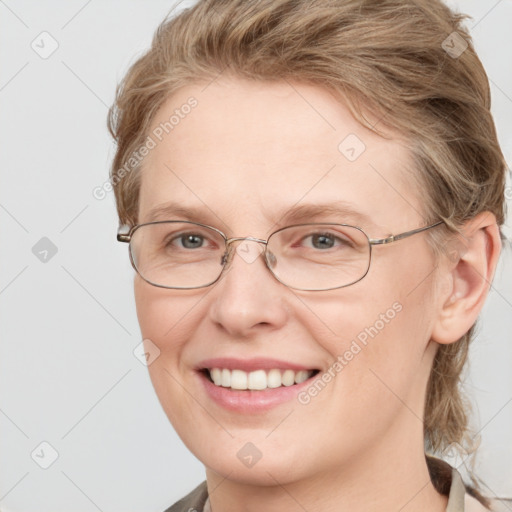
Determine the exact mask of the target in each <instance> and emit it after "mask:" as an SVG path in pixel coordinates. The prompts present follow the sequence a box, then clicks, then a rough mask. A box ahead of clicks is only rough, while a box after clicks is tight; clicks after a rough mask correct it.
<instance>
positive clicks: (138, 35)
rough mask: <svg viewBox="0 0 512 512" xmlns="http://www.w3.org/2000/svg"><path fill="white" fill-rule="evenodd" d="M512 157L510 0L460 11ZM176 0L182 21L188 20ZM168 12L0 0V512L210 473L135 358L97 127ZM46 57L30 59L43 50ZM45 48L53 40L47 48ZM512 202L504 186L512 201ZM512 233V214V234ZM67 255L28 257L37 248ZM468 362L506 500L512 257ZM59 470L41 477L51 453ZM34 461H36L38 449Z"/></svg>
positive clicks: (172, 494) (482, 461)
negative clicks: (47, 243)
mask: <svg viewBox="0 0 512 512" xmlns="http://www.w3.org/2000/svg"><path fill="white" fill-rule="evenodd" d="M450 4H451V5H452V6H454V5H458V6H459V8H460V9H461V10H462V11H464V12H467V13H469V14H471V15H472V16H473V18H474V19H473V20H472V21H470V22H469V26H470V27H473V29H472V34H473V36H474V38H475V42H476V47H477V50H478V51H479V54H480V56H481V59H482V60H483V62H484V65H485V67H486V69H487V71H488V74H489V77H490V79H491V87H492V96H493V112H494V115H495V119H496V123H497V126H498V131H499V138H500V142H501V144H502V147H503V149H504V152H505V155H506V157H507V159H508V161H509V162H510V161H511V160H512V30H511V22H512V1H511V0H502V1H499V2H495V1H492V2H482V1H478V0H460V1H458V2H451V3H450ZM185 5H187V4H185V3H182V4H181V5H180V6H179V7H178V9H177V10H181V8H183V7H184V6H185ZM172 6H173V2H171V1H161V0H154V1H152V2H144V1H142V0H130V1H123V2H121V1H120V0H118V1H113V0H111V1H101V2H100V1H99V0H92V1H88V2H87V1H84V0H74V1H67V2H64V1H61V2H59V1H57V0H52V1H46V2H37V1H35V0H33V1H28V0H20V1H15V0H0V105H1V107H0V130H1V132H0V141H1V142H0V165H1V173H2V186H1V187H0V222H1V226H2V232H1V233H2V243H1V245H0V250H1V257H2V259H1V261H2V264H1V265H0V303H1V308H2V309H1V311H2V317H1V322H0V329H1V354H0V393H1V402H0V428H1V436H0V456H1V463H0V509H1V510H2V511H11V512H13V511H17V512H22V511H23V512H28V511H38V512H47V511H48V512H49V511H52V512H59V511H70V510H73V511H76V512H85V511H95V510H101V511H105V512H107V511H112V512H114V511H115V512H118V511H119V512H121V511H127V510H131V511H143V510H144V511H155V512H158V511H162V510H164V509H165V508H166V507H167V506H169V505H170V504H171V503H173V502H174V501H175V500H177V499H178V498H180V497H181V496H183V495H184V494H185V493H186V492H188V491H189V490H190V489H191V488H193V487H194V486H195V485H197V484H198V483H199V482H200V481H202V480H203V479H204V471H203V467H202V465H201V464H200V463H199V462H198V461H197V460H195V459H194V457H192V455H190V454H189V452H188V451H187V449H186V448H184V446H183V445H182V443H181V441H180V440H179V438H178V437H177V436H176V434H175V433H174V431H173V429H172V427H171V425H170V424H169V422H168V420H167V418H166V416H165V415H164V413H163V411H162V410H161V408H160V405H159V403H158V401H157V398H156V396H155V394H154V392H153V389H152V387H151V383H150V380H149V377H148V375H147V369H146V368H145V367H144V366H143V365H142V364H141V363H140V362H139V361H138V360H137V359H136V357H135V356H134V355H133V350H134V348H135V347H136V346H137V345H138V344H139V343H140V341H141V339H140V333H139V329H138V324H137V320H136V316H135V308H134V302H133V292H132V276H133V273H132V269H131V267H130V265H129V262H128V258H127V252H126V250H127V247H126V246H125V245H121V244H118V243H117V242H116V241H115V234H116V229H117V219H116V216H115V209H114V198H113V195H112V194H109V195H108V197H107V198H105V199H104V200H102V201H100V200H97V199H95V198H94V197H93V195H92V190H93V188H94V187H96V186H98V185H101V184H102V183H104V182H105V180H106V179H107V175H108V167H109V163H110V161H111V157H112V155H113V145H112V142H111V140H110V138H109V136H108V134H107V130H106V125H105V119H106V114H107V108H108V106H109V105H110V104H111V102H112V100H113V94H114V90H115V86H116V83H117V82H118V81H119V79H120V78H121V77H122V75H123V74H124V72H125V71H126V69H127V67H128V65H129V63H131V62H133V60H134V59H135V57H136V56H137V55H139V54H140V53H141V52H142V51H143V50H144V49H145V48H147V46H148V45H149V43H150V40H151V37H152V34H153V31H154V30H155V28H156V27H157V25H158V23H159V22H160V21H161V20H162V19H163V17H164V16H165V15H166V14H167V12H169V11H170V10H171V8H172ZM43 31H47V32H49V33H50V34H51V37H52V38H54V39H55V40H56V41H57V42H58V45H59V46H58V49H57V50H56V51H55V52H54V53H53V54H52V55H51V56H50V57H48V58H47V59H43V58H41V57H40V56H39V55H38V54H37V53H36V52H35V51H34V50H33V49H32V48H31V43H32V41H33V40H35V41H36V43H37V44H39V47H40V51H43V48H42V46H43V45H44V48H45V49H46V50H48V49H49V48H51V46H50V45H51V40H50V39H48V36H39V34H40V33H41V32H43ZM41 37H46V38H47V39H45V40H44V43H41ZM509 192H510V190H509ZM505 231H506V233H507V235H508V236H510V233H511V229H510V216H509V221H508V226H507V227H506V228H505ZM42 237H47V238H49V239H50V240H51V241H52V243H53V244H55V246H56V247H57V250H58V252H57V253H56V254H55V255H54V256H53V257H50V256H51V253H50V254H49V255H48V257H47V258H48V261H47V262H46V263H43V262H41V261H40V260H39V259H38V258H37V257H36V256H35V255H34V254H33V252H32V248H33V246H34V245H35V244H36V243H37V242H38V241H39V240H40V239H41V238H42ZM510 252H511V251H510V250H509V251H508V253H504V254H503V256H502V260H501V264H500V268H499V270H498V274H497V276H496V280H495V283H494V286H493V288H492V291H491V293H490V296H489V300H488V302H487V305H486V307H485V310H484V313H483V316H482V321H481V323H480V325H481V328H480V333H479V337H478V340H477V341H476V343H475V344H474V347H473V350H472V354H471V372H470V374H469V378H468V382H467V388H468V390H469V392H470V395H471V397H472V398H473V400H474V401H475V403H476V408H475V411H476V412H475V415H474V424H475V426H476V428H477V430H479V429H481V433H482V446H481V450H480V456H479V459H478V470H479V474H480V476H481V477H482V479H483V480H484V482H485V483H486V484H487V485H488V488H487V489H485V490H486V492H487V494H488V495H490V496H494V495H500V496H502V497H509V498H510V497H512V462H511V461H512V428H511V426H512V372H511V368H512V343H511V341H512V339H511V334H510V333H511V330H512V329H511V327H512V284H511V283H512V258H511V254H510ZM43 441H45V442H47V443H49V444H50V445H51V446H52V447H53V448H54V449H55V450H56V451H57V452H58V458H57V460H56V461H55V462H54V463H53V464H52V465H51V466H50V467H49V468H48V469H42V468H41V467H40V466H39V465H38V464H37V463H36V462H35V460H37V461H38V462H40V463H42V462H44V461H45V460H46V461H48V460H49V459H48V457H50V456H51V449H50V448H48V447H47V446H45V445H43V446H42V447H41V446H40V444H41V443H42V442H43ZM34 450H36V451H35V454H34V458H32V457H31V453H32V452H33V451H34Z"/></svg>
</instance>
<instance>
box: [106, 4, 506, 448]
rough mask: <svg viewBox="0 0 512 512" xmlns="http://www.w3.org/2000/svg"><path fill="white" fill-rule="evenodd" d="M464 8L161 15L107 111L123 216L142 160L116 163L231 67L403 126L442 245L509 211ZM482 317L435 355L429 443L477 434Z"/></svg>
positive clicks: (284, 7)
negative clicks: (472, 366) (467, 394)
mask: <svg viewBox="0 0 512 512" xmlns="http://www.w3.org/2000/svg"><path fill="white" fill-rule="evenodd" d="M465 18H466V16H464V15H461V14H456V13H454V12H452V11H451V10H450V9H449V8H448V7H447V6H445V5H444V4H442V3H441V1H439V0H380V1H378V2H375V1H365V0H259V1H249V0H208V1H207V0H203V1H199V2H198V3H197V4H196V5H195V6H194V7H193V8H190V9H186V10H184V11H183V12H181V13H180V14H179V15H178V16H176V17H174V18H170V19H166V20H164V22H163V23H162V24H161V25H160V27H159V28H158V30H157V31H156V33H155V35H154V39H153V43H152V46H151V49H150V50H149V51H148V52H147V53H146V54H145V55H143V56H142V57H141V58H139V59H138V60H137V61H136V62H135V63H134V64H133V65H132V67H131V68H130V70H129V71H128V73H127V74H126V76H125V78H124V79H123V81H122V82H121V84H120V85H119V86H118V89H117V95H116V100H115V103H114V105H113V106H112V108H111V109H110V112H109V118H108V126H109V129H110V132H111V133H112V135H113V137H114V139H115V140H116V142H117V152H116V154H115V158H114V161H113V164H112V169H111V180H112V183H113V185H115V186H114V188H115V196H116V201H117V210H118V214H119V218H120V221H121V223H123V224H128V225H134V224H136V223H137V211H138V189H139V178H140V173H139V168H140V163H137V162H134V163H133V165H131V167H130V168H129V172H124V173H123V174H124V177H123V178H122V179H120V178H119V175H118V174H117V173H118V172H119V170H120V169H121V168H124V169H125V170H126V166H125V164H126V162H128V161H129V159H130V157H131V155H132V154H133V153H134V152H136V151H137V149H138V148H139V147H140V146H141V145H142V144H143V143H144V140H145V138H146V137H147V135H148V133H149V127H150V124H151V122H152V120H153V119H154V115H155V113H156V112H157V111H158V109H159V108H160V107H161V106H162V104H163V103H164V102H165V101H166V100H167V99H168V98H169V96H170V95H172V94H173V93H174V92H175V91H176V90H177V89H178V88H180V87H182V86H184V85H188V84H191V83H194V82H198V81H203V80H208V81H209V80H213V79H215V78H216V77H217V76H218V75H219V74H220V73H225V72H227V73H231V74H233V75H235V76H240V77H243V78H248V79H252V80H259V81H272V80H285V79H286V80H293V81H299V82H303V83H308V84H314V85H317V86H320V87H323V88H325V89H328V90H329V91H330V92H331V93H332V94H334V95H335V96H336V97H338V98H339V99H340V101H344V102H345V103H346V104H347V106H348V107H349V108H350V110H351V112H352V113H353V115H354V116H355V117H356V119H358V120H359V121H360V122H361V124H363V125H364V126H367V127H368V128H370V129H372V130H374V131H376V132H377V133H379V134H380V135H382V136H385V133H384V131H381V130H379V129H378V128H377V124H379V125H380V126H381V127H388V128H392V129H393V131H394V132H398V133H400V134H401V136H402V137H403V138H404V141H405V142H406V144H407V146H408V147H409V148H410V150H411V154H412V155H413V157H414V161H415V163H416V171H417V172H416V173H415V174H416V176H415V179H416V181H417V184H418V186H419V187H421V188H420V190H422V191H425V192H424V193H423V194H422V197H424V198H425V205H424V208H425V221H426V222H431V221H436V220H439V219H443V220H444V221H445V224H446V227H445V228H443V229H441V230H434V231H433V232H432V234H429V237H430V238H429V239H430V241H431V242H432V246H433V250H435V251H436V252H437V253H440V252H441V246H442V244H441V243H440V242H441V238H440V236H443V235H444V236H445V237H446V236H447V235H449V234H450V233H451V234H452V235H453V234H454V233H457V230H458V228H459V227H460V226H461V225H462V223H463V222H464V221H466V220H468V219H470V218H472V217H474V216H475V215H477V214H478V213H480V212H483V211H490V212H492V213H494V214H495V215H496V218H497V221H498V225H501V224H503V222H504V216H505V211H504V210H505V203H504V185H505V169H506V163H505V161H504V158H503V155H502V153H501V150H500V147H499V144H498V141H497V137H496V130H495V126H494V121H493V119H492V116H491V113H490V90H489V82H488V79H487V75H486V73H485V71H484V68H483V66H482V64H481V62H480V60H479V59H478V57H477V55H476V53H475V51H474V48H473V44H472V40H471V37H470V35H469V34H468V32H467V30H466V29H465V28H464V26H463V21H464V19H465ZM365 113H366V114H368V113H371V114H372V115H373V118H374V119H377V120H378V121H377V123H373V124H372V123H371V122H370V121H369V120H368V117H367V115H366V114H365ZM435 231H438V232H437V233H435ZM473 330H474V327H473V328H472V329H471V330H470V331H469V332H468V333H467V334H466V335H464V336H463V337H462V338H461V339H460V340H459V341H458V342H456V343H453V344H448V345H441V346H440V347H439V350H438V351H437V354H436V356H435V360H434V364H433V368H432V372H431V375H430V379H429V383H428V390H427V397H426V404H425V420H424V422H425V426H424V433H425V443H426V448H427V450H431V451H442V450H443V449H444V448H446V447H447V446H449V445H450V444H451V443H463V442H464V437H466V438H467V439H469V436H468V435H467V410H468V408H467V406H466V405H465V404H464V402H463V397H462V395H461V392H460V389H459V384H460V380H461V371H462V369H463V367H464V364H465V362H466V358H467V353H468V345H469V342H470V340H471V338H472V335H473ZM467 439H466V440H467Z"/></svg>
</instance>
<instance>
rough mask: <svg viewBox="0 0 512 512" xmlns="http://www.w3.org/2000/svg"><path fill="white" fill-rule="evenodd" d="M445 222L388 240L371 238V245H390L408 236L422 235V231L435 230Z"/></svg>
mask: <svg viewBox="0 0 512 512" xmlns="http://www.w3.org/2000/svg"><path fill="white" fill-rule="evenodd" d="M443 223H444V221H442V220H440V221H439V222H436V223H435V224H431V225H430V226H424V227H422V228H418V229H412V230H411V231H405V232H404V233H399V234H398V235H389V236H387V237H386V238H370V244H371V245H382V244H390V243H392V242H396V241H397V240H402V238H407V237H408V236H411V235H415V234H416V233H421V232H422V231H426V230H427V229H431V228H435V227H436V226H439V225H440V224H443Z"/></svg>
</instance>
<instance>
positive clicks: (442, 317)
mask: <svg viewBox="0 0 512 512" xmlns="http://www.w3.org/2000/svg"><path fill="white" fill-rule="evenodd" d="M461 231H462V235H460V236H457V242H456V247H455V248H454V249H453V250H452V251H451V253H450V254H451V256H450V257H448V258H447V260H446V261H443V262H442V264H440V272H441V274H442V279H446V281H445V282H446V283H447V286H446V288H445V289H444V290H443V292H442V293H440V294H439V296H438V299H439V305H438V316H437V318H436V319H435V322H434V326H433V330H432V335H431V339H432V340H434V341H436V342H438V343H441V344H448V343H453V342H455V341H457V340H459V339H460V338H461V337H462V336H463V335H464V334H466V333H467V332H468V331H469V329H470V328H471V326H472V325H473V324H474V323H475V322H476V320H477V317H478V315H479V313H480V311H481V310H482V307H483V305H484V302H485V299H486V297H487V294H488V292H489V289H490V287H491V282H492V279H493V276H494V271H495V269H496V265H497V263H498V258H499V254H500V251H501V239H500V232H499V228H498V225H497V223H496V217H495V216H494V214H492V213H491V212H482V213H480V214H478V215H477V216H476V217H474V218H473V219H471V220H469V221H467V222H466V223H465V224H464V226H463V227H462V230H461Z"/></svg>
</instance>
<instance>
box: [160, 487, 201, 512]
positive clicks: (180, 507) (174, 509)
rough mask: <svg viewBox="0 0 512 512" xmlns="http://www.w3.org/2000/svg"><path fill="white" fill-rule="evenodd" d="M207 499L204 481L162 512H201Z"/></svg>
mask: <svg viewBox="0 0 512 512" xmlns="http://www.w3.org/2000/svg"><path fill="white" fill-rule="evenodd" d="M207 498H208V489H207V487H206V481H204V482H202V483H200V484H199V485H198V486H197V487H196V488H195V489H194V490H193V491H192V492H190V493H189V494H187V495H186V496H185V497H184V498H181V500H179V501H177V502H176V503H175V504H174V505H171V506H170V507H169V508H167V509H166V510H165V511H164V512H203V507H204V504H205V502H206V499H207Z"/></svg>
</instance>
